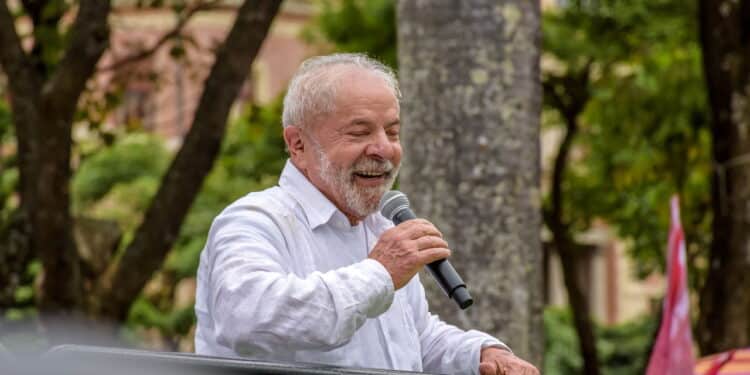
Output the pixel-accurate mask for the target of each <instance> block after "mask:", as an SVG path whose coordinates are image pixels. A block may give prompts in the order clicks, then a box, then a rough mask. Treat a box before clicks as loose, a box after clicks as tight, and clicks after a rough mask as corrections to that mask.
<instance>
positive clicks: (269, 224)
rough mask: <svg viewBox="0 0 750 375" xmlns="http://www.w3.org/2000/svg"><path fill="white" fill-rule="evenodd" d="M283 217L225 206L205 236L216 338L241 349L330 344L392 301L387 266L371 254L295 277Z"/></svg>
mask: <svg viewBox="0 0 750 375" xmlns="http://www.w3.org/2000/svg"><path fill="white" fill-rule="evenodd" d="M283 219H284V218H283V217H278V216H277V215H274V214H271V213H269V212H267V211H264V210H263V209H262V208H253V207H250V208H249V209H248V208H247V207H245V209H243V210H241V211H238V212H225V213H223V214H222V215H221V216H220V217H219V218H217V220H216V221H215V222H214V224H213V227H212V229H211V233H210V234H209V241H208V244H207V250H208V251H210V257H209V261H210V265H211V270H210V276H209V286H208V288H209V293H210V296H209V301H210V302H209V303H210V310H211V314H210V315H211V319H212V323H213V325H214V329H215V334H216V342H217V343H218V344H220V345H223V346H226V347H228V348H231V349H233V350H234V351H235V353H237V354H238V355H244V356H254V355H255V356H257V355H264V354H269V353H271V354H272V353H274V352H279V351H289V350H304V349H317V350H330V349H334V348H337V347H339V346H342V345H344V344H346V343H347V342H349V340H351V338H352V336H353V335H354V333H355V332H356V331H357V329H358V328H359V327H361V326H362V324H364V322H365V320H366V319H367V318H372V317H375V316H378V315H380V314H382V313H383V312H384V311H386V310H387V309H388V308H389V307H390V305H391V303H392V301H393V295H394V290H393V282H392V280H391V277H390V275H389V274H388V271H387V270H386V269H385V267H383V266H382V265H381V264H380V263H378V262H377V261H375V260H372V259H366V260H364V261H362V262H359V263H355V264H352V265H350V266H347V267H343V268H339V269H336V270H332V271H329V272H324V273H322V272H313V273H311V274H309V275H307V276H306V277H299V276H297V275H295V274H294V273H292V272H290V270H289V269H288V267H287V266H286V263H288V261H285V258H284V255H283V254H285V253H288V249H287V245H286V242H285V239H284V236H283V235H282V232H281V230H280V229H279V225H280V223H279V220H283Z"/></svg>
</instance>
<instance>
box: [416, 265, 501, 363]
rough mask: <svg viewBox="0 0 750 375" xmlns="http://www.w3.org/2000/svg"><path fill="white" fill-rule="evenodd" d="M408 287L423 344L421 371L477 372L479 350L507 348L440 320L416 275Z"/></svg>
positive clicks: (499, 342) (479, 333)
mask: <svg viewBox="0 0 750 375" xmlns="http://www.w3.org/2000/svg"><path fill="white" fill-rule="evenodd" d="M412 284H413V285H410V286H409V287H410V288H412V289H411V290H410V291H409V292H410V302H411V306H412V309H413V310H414V320H415V325H416V328H417V331H418V332H419V341H420V343H421V348H422V365H423V367H424V371H425V372H428V373H437V374H473V375H478V374H479V357H480V354H481V350H482V349H483V348H486V347H488V346H496V347H500V348H503V349H506V350H508V351H510V348H508V346H507V345H505V344H504V343H503V342H501V341H500V340H498V339H496V338H495V337H492V336H491V335H488V334H486V333H484V332H480V331H476V330H469V331H464V330H462V329H459V328H458V327H456V326H453V325H450V324H447V323H445V322H443V321H442V320H440V318H438V316H437V315H434V314H431V313H430V312H429V309H428V304H427V298H426V297H425V291H424V287H423V286H422V284H421V283H420V282H419V279H418V276H417V277H415V278H414V280H412Z"/></svg>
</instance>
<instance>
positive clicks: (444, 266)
mask: <svg viewBox="0 0 750 375" xmlns="http://www.w3.org/2000/svg"><path fill="white" fill-rule="evenodd" d="M380 213H381V214H383V216H385V217H386V218H388V219H389V220H391V221H393V224H396V225H399V224H401V223H403V222H404V221H407V220H412V219H416V218H417V216H416V215H414V212H412V210H411V209H410V208H409V199H408V198H406V195H405V194H404V193H402V192H400V191H398V190H391V191H389V192H387V193H385V194H383V198H381V199H380ZM427 269H428V270H429V271H430V274H431V275H432V277H433V278H434V279H435V281H437V283H438V284H439V285H440V288H442V289H443V292H445V294H446V295H447V296H448V298H451V299H453V300H454V301H456V303H457V304H458V306H459V307H460V308H461V309H462V310H463V309H466V308H467V307H469V306H471V304H473V303H474V300H473V299H472V298H471V295H469V291H468V290H467V289H466V283H464V281H463V280H461V276H459V275H458V272H456V270H455V269H454V268H453V266H452V265H451V264H450V262H448V260H447V259H440V260H436V261H434V262H432V263H430V264H428V265H427Z"/></svg>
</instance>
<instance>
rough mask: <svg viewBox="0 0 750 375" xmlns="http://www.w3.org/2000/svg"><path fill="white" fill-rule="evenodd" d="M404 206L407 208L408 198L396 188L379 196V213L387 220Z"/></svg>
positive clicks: (391, 218)
mask: <svg viewBox="0 0 750 375" xmlns="http://www.w3.org/2000/svg"><path fill="white" fill-rule="evenodd" d="M404 208H409V199H408V198H406V194H404V193H402V192H400V191H398V190H391V191H389V192H386V193H385V194H383V197H382V198H380V213H381V214H383V216H385V217H386V218H388V220H393V217H394V216H395V215H396V214H397V213H398V212H399V211H401V210H402V209H404Z"/></svg>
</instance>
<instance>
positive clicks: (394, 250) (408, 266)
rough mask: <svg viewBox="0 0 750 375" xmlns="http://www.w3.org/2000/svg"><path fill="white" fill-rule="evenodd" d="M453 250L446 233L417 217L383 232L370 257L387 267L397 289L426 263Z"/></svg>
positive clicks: (444, 256) (446, 255)
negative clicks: (444, 235)
mask: <svg viewBox="0 0 750 375" xmlns="http://www.w3.org/2000/svg"><path fill="white" fill-rule="evenodd" d="M450 253H451V251H450V250H448V243H447V242H445V240H443V234H442V233H440V231H438V230H437V228H435V226H434V225H432V223H430V222H429V221H427V220H424V219H415V220H409V221H405V222H403V223H401V224H399V225H397V226H395V227H393V228H391V229H388V230H387V231H385V232H383V235H381V236H380V238H379V239H378V242H377V243H376V244H375V247H374V248H373V249H372V251H371V252H370V256H369V257H370V258H372V259H375V260H377V261H378V262H380V263H381V264H382V265H383V266H384V267H385V269H386V270H388V273H390V274H391V279H393V285H394V287H395V289H396V290H398V289H401V288H402V287H403V286H404V285H406V284H407V283H408V282H409V280H411V278H412V277H414V275H416V274H417V272H419V270H420V269H422V267H424V265H425V264H428V263H432V262H434V261H436V260H439V259H444V258H447V257H448V256H449V255H450Z"/></svg>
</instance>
